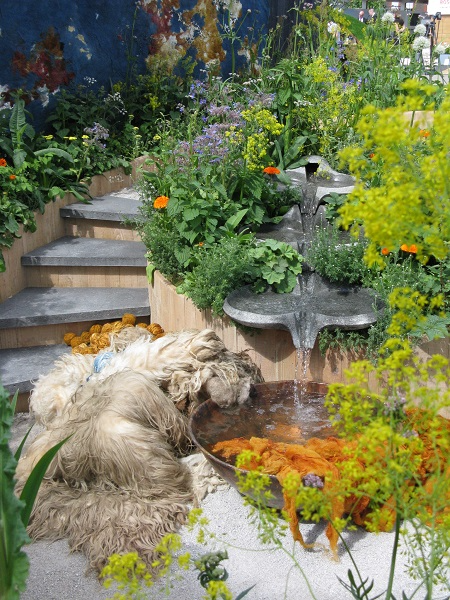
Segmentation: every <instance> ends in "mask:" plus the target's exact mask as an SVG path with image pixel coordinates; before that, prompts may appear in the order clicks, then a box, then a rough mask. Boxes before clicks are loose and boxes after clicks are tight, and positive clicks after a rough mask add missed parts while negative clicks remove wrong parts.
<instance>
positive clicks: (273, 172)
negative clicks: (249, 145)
mask: <svg viewBox="0 0 450 600" xmlns="http://www.w3.org/2000/svg"><path fill="white" fill-rule="evenodd" d="M280 172H281V171H280V169H277V167H266V168H265V169H263V173H267V175H278V174H279V173H280Z"/></svg>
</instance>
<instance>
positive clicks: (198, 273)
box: [178, 235, 256, 316]
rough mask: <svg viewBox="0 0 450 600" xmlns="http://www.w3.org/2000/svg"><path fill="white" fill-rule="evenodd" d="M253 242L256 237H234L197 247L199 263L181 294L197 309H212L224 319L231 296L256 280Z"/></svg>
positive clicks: (179, 288) (181, 288)
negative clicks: (227, 302)
mask: <svg viewBox="0 0 450 600" xmlns="http://www.w3.org/2000/svg"><path fill="white" fill-rule="evenodd" d="M252 240H253V238H252V236H248V235H247V236H246V235H238V236H236V235H234V236H232V237H224V238H222V239H221V240H219V241H218V242H217V244H214V245H212V246H210V247H206V246H200V247H197V249H196V251H195V255H196V261H197V264H196V266H195V267H194V268H193V269H192V271H191V272H189V273H186V275H185V278H184V281H183V283H182V284H181V285H180V286H179V287H178V291H179V292H182V293H184V294H186V295H187V296H188V297H189V298H191V299H192V301H193V302H194V304H195V306H197V308H200V309H205V308H209V307H211V310H212V312H213V314H215V315H218V316H222V315H223V314H224V313H223V303H224V300H225V298H226V297H227V296H228V294H229V293H230V292H232V291H233V290H234V289H236V288H238V287H241V286H243V285H245V284H248V283H251V282H252V281H253V280H254V278H255V272H256V268H255V263H254V260H253V259H252V256H251V254H250V249H251V247H252ZM218 273H220V277H218V276H217V274H218Z"/></svg>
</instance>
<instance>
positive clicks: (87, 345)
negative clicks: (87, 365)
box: [64, 313, 164, 354]
mask: <svg viewBox="0 0 450 600" xmlns="http://www.w3.org/2000/svg"><path fill="white" fill-rule="evenodd" d="M135 326H136V327H141V328H143V329H146V330H147V331H148V332H149V333H151V334H152V336H153V339H157V338H159V337H162V336H163V335H164V329H163V328H162V327H161V326H160V325H158V324H157V323H151V324H150V325H147V323H136V317H135V316H134V315H132V314H130V313H125V314H124V315H123V317H122V319H121V320H120V321H114V322H112V323H104V324H103V325H100V324H94V325H92V326H91V327H90V328H89V330H88V331H83V332H82V333H81V334H80V335H76V334H75V333H66V334H65V336H64V343H65V344H67V345H68V346H71V347H72V352H73V353H74V354H97V353H98V352H100V350H103V349H104V348H107V347H108V346H109V345H110V337H109V336H110V334H111V333H118V332H119V331H121V330H122V329H124V328H126V327H135Z"/></svg>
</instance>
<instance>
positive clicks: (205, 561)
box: [194, 550, 228, 588]
mask: <svg viewBox="0 0 450 600" xmlns="http://www.w3.org/2000/svg"><path fill="white" fill-rule="evenodd" d="M227 559H228V552H227V551H226V550H219V551H218V552H209V553H207V554H203V555H202V556H201V557H200V558H199V559H198V560H195V561H194V565H195V568H196V569H197V570H198V571H199V574H198V580H199V581H200V585H201V586H202V587H203V588H207V587H208V583H209V582H210V581H226V580H227V579H228V572H227V570H226V569H225V567H223V566H222V565H221V564H220V563H221V562H222V561H223V560H227Z"/></svg>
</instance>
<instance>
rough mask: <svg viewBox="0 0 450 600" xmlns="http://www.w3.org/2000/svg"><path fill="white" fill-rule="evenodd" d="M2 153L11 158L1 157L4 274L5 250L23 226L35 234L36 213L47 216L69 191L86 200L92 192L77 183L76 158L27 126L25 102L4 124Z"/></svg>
mask: <svg viewBox="0 0 450 600" xmlns="http://www.w3.org/2000/svg"><path fill="white" fill-rule="evenodd" d="M4 121H5V119H4ZM40 146H44V147H40ZM0 151H1V153H2V154H4V156H5V157H8V158H7V159H6V158H4V157H0V272H1V271H4V270H5V263H4V260H3V255H2V254H1V247H6V248H9V247H11V245H12V243H13V241H14V238H17V237H19V233H18V232H19V225H21V224H22V225H23V227H24V231H35V229H36V221H35V217H34V215H33V211H35V210H39V211H40V212H41V213H44V211H45V205H46V204H47V203H49V202H51V201H54V200H55V199H56V197H57V196H63V195H64V194H65V193H66V192H71V193H72V194H74V195H75V197H76V198H78V199H79V200H84V198H85V196H86V194H88V189H87V186H86V185H85V184H82V183H79V182H78V181H77V180H76V177H75V174H74V171H73V166H74V160H73V157H72V155H71V154H70V153H69V152H68V151H67V150H66V149H65V148H60V147H58V146H57V145H54V146H51V145H49V144H48V143H47V142H46V141H45V140H44V138H42V137H40V136H37V135H36V132H35V131H34V129H33V128H32V127H31V125H29V124H28V123H27V120H26V113H25V108H24V102H23V100H21V99H18V100H17V101H16V102H15V104H14V106H13V108H12V110H11V111H10V116H9V120H8V123H6V121H5V122H4V126H3V128H2V130H1V132H0Z"/></svg>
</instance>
